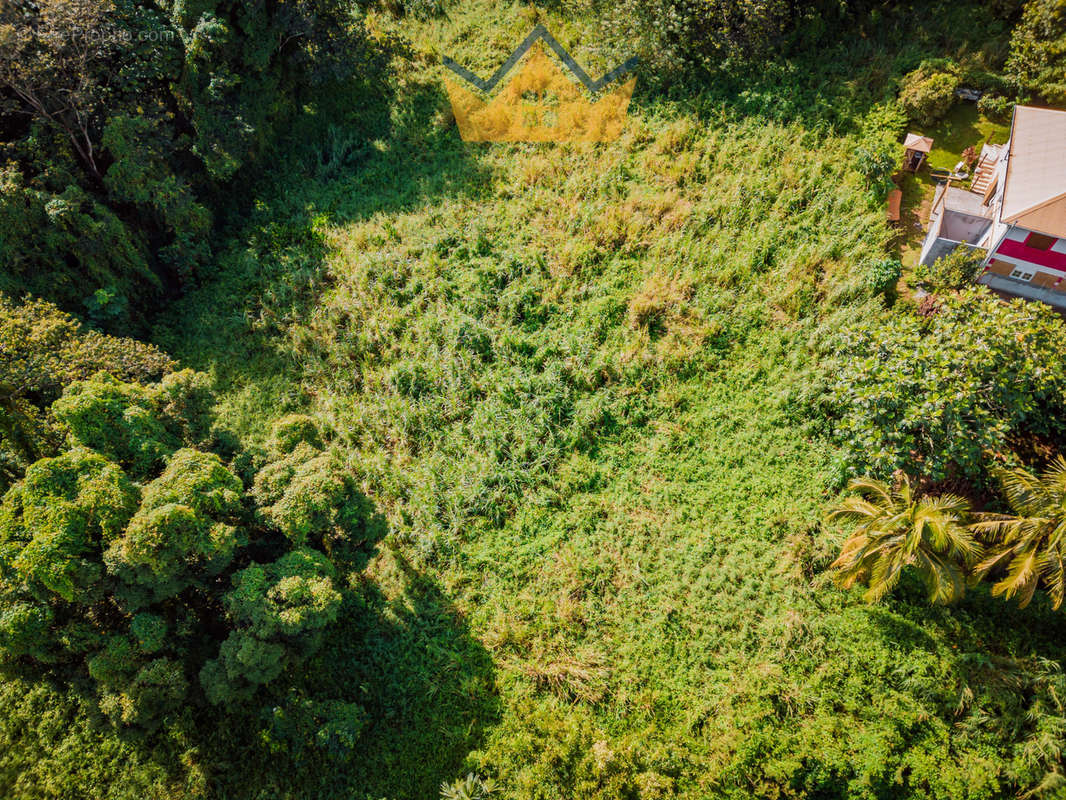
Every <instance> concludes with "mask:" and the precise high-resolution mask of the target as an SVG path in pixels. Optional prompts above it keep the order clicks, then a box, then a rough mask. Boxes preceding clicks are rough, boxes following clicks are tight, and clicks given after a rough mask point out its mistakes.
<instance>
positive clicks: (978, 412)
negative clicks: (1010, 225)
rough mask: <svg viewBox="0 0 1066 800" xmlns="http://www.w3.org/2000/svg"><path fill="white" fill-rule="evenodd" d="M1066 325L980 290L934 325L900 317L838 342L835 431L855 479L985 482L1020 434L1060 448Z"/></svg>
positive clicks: (865, 324) (861, 327) (961, 298)
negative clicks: (898, 474) (901, 476)
mask: <svg viewBox="0 0 1066 800" xmlns="http://www.w3.org/2000/svg"><path fill="white" fill-rule="evenodd" d="M1064 350H1066V325H1064V323H1063V321H1062V319H1061V318H1060V317H1059V316H1058V315H1057V314H1055V312H1054V311H1053V310H1052V309H1051V308H1050V307H1048V306H1045V305H1043V304H1041V303H1027V302H1025V301H1023V300H1014V301H1011V302H1010V303H1005V302H1003V301H1001V300H1000V299H999V298H997V297H995V296H994V295H992V294H991V293H990V292H988V291H987V290H985V289H983V288H975V289H972V290H969V291H965V292H962V293H960V294H959V295H958V296H956V297H953V298H949V299H947V300H946V301H945V303H944V305H943V307H942V309H941V310H940V311H939V312H938V313H935V314H933V315H932V316H931V317H929V318H919V317H915V316H912V315H906V314H893V315H891V316H890V317H888V318H886V319H871V320H862V321H859V322H857V323H856V324H855V325H853V326H851V327H850V328H848V329H847V330H845V331H844V332H843V333H842V334H841V335H840V340H839V347H838V350H837V358H838V364H839V370H838V371H837V377H836V379H835V381H834V384H833V386H832V397H833V400H834V403H835V406H836V409H837V412H838V414H837V418H836V421H835V431H836V434H837V436H838V437H839V439H840V440H841V442H842V443H843V444H844V446H845V459H846V464H847V467H848V468H849V469H850V470H851V472H852V474H867V475H872V476H873V477H876V478H885V477H887V476H889V475H891V474H892V472H893V471H894V470H897V469H901V470H903V471H904V472H907V473H908V474H911V475H924V476H927V477H931V478H934V479H940V478H943V477H946V476H948V475H950V474H952V473H954V474H958V473H961V474H963V475H966V476H970V477H983V476H984V475H985V474H986V472H987V465H988V459H989V454H992V455H993V456H994V457H996V458H999V459H1008V458H1011V457H1012V456H1011V451H1012V448H1011V442H1012V439H1013V438H1014V437H1016V436H1018V435H1020V434H1022V433H1026V434H1037V435H1043V436H1050V437H1061V436H1062V434H1063V433H1064V426H1063V423H1062V422H1061V420H1062V419H1063V418H1064V417H1063V413H1062V412H1064V411H1066V362H1064V361H1063V359H1062V358H1061V355H1060V354H1061V353H1062V352H1063V351H1064Z"/></svg>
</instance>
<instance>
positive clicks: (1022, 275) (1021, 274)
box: [1010, 269, 1033, 281]
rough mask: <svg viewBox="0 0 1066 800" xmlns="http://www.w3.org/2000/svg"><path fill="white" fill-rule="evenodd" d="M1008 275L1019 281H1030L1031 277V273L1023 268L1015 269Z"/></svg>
mask: <svg viewBox="0 0 1066 800" xmlns="http://www.w3.org/2000/svg"><path fill="white" fill-rule="evenodd" d="M1010 276H1011V277H1012V278H1014V279H1015V280H1019V281H1031V280H1032V279H1033V273H1031V272H1027V271H1026V270H1024V269H1016V270H1014V272H1012V273H1011V274H1010Z"/></svg>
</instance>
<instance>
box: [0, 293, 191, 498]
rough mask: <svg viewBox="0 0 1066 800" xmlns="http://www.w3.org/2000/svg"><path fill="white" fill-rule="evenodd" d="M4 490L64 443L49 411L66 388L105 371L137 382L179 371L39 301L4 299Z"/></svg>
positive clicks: (0, 386)
mask: <svg viewBox="0 0 1066 800" xmlns="http://www.w3.org/2000/svg"><path fill="white" fill-rule="evenodd" d="M0 352H2V353H3V358H2V359H0V457H3V456H5V454H6V459H4V461H5V463H6V464H8V465H9V466H8V467H6V468H0V489H2V488H6V486H7V485H8V484H9V483H10V482H11V481H12V480H14V479H15V478H17V477H18V475H19V474H20V471H21V469H22V468H24V467H25V466H26V465H27V464H28V463H29V462H31V461H33V460H34V459H36V458H38V457H40V456H42V455H45V454H47V453H49V452H51V451H52V449H53V448H54V447H55V446H56V445H57V444H58V436H57V434H56V432H55V431H54V430H53V427H52V425H51V424H50V420H49V418H48V415H47V414H46V410H47V408H48V407H49V406H50V405H51V404H52V403H53V402H54V401H55V400H56V398H58V397H59V396H60V394H61V393H62V392H63V389H64V388H66V386H67V385H69V384H70V383H72V382H73V381H76V380H81V379H85V378H88V377H90V376H91V375H94V374H96V373H97V372H101V371H102V372H106V373H107V374H109V375H113V376H114V377H116V378H119V379H122V380H128V381H133V382H145V381H150V380H154V379H158V378H159V377H160V376H161V375H163V374H165V373H167V372H170V371H171V370H173V369H174V362H173V361H172V360H171V359H170V357H169V356H167V355H166V354H165V353H163V352H162V351H160V350H159V349H157V348H155V347H153V346H151V345H148V344H145V343H143V342H139V341H136V340H135V339H120V338H117V337H113V336H106V335H104V334H102V333H100V332H98V331H93V330H88V329H86V328H85V327H84V326H82V325H81V323H79V322H78V321H77V320H76V319H75V318H74V317H72V316H70V315H68V314H65V313H63V312H62V311H60V310H59V309H58V308H56V307H55V306H54V305H52V304H50V303H47V302H44V301H41V300H26V301H25V302H22V303H15V302H12V301H11V300H10V299H8V298H7V297H5V296H3V295H0Z"/></svg>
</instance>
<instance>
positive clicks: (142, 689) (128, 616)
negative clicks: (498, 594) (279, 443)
mask: <svg viewBox="0 0 1066 800" xmlns="http://www.w3.org/2000/svg"><path fill="white" fill-rule="evenodd" d="M168 377H169V378H170V380H165V381H164V382H162V383H159V384H148V385H137V384H130V383H124V382H122V381H119V380H117V379H115V378H112V377H110V376H107V375H105V374H100V375H97V376H96V377H94V378H91V379H89V380H87V381H80V382H75V383H74V384H72V385H71V386H70V387H68V389H67V391H66V392H65V393H64V395H63V396H62V397H61V398H59V399H58V400H57V401H56V402H55V404H54V405H53V412H54V413H55V415H56V417H57V418H58V419H59V420H60V421H61V422H62V423H63V424H64V426H65V427H66V428H67V429H68V432H69V433H68V435H69V437H70V440H71V444H72V447H73V449H71V450H69V451H68V452H65V453H63V454H62V455H59V456H56V457H54V458H45V459H41V460H39V461H37V462H35V463H33V464H32V465H30V467H29V468H28V469H27V470H26V474H25V477H24V478H23V479H22V480H20V481H18V482H17V483H16V484H15V485H14V486H13V487H12V488H11V489H10V490H9V491H8V492H7V493H6V494H5V495H4V497H3V500H2V501H0V660H3V661H5V662H7V663H8V664H18V663H36V664H38V665H39V667H40V666H48V667H51V668H52V669H54V670H56V677H67V678H76V677H77V676H78V675H79V674H81V675H85V674H87V675H88V677H89V678H90V679H91V680H92V682H93V684H94V685H95V687H96V689H97V692H98V694H99V702H100V709H101V710H102V711H103V712H104V713H105V714H107V715H108V716H109V717H110V718H111V719H112V720H114V721H115V722H116V723H118V724H121V725H124V726H132V727H134V728H137V729H141V730H156V729H158V728H159V727H160V726H162V725H164V723H166V722H167V720H172V719H174V718H175V715H178V714H179V713H180V712H181V709H182V708H183V707H186V706H187V705H188V704H190V703H192V704H194V705H195V704H196V703H198V702H201V699H209V700H211V701H212V702H215V703H220V702H226V703H227V708H228V709H229V711H230V712H236V711H237V710H239V708H240V707H241V702H244V703H247V701H249V700H250V699H251V698H252V697H253V695H255V694H256V692H257V691H259V690H261V689H262V687H264V686H265V685H267V684H269V683H271V682H273V681H275V680H277V679H278V678H279V677H280V676H281V675H282V674H283V673H285V671H286V670H291V669H292V668H294V667H296V666H297V665H298V664H300V663H302V661H303V660H304V659H306V658H307V657H308V656H309V655H311V654H312V653H313V652H314V650H315V647H316V646H317V644H318V642H319V641H320V640H321V635H322V633H323V631H324V630H325V629H326V628H327V627H328V626H330V625H331V624H333V623H334V622H335V621H336V619H337V615H338V611H339V608H340V604H341V600H342V595H341V593H340V590H339V589H338V588H337V585H336V583H335V570H334V567H333V564H332V563H331V562H330V560H329V559H328V558H327V556H326V555H325V554H324V553H323V552H320V551H317V550H314V549H310V547H308V546H302V547H298V548H293V547H292V546H291V544H290V543H289V541H288V539H286V538H285V537H284V536H282V535H280V534H275V533H272V532H271V531H270V530H269V529H264V528H263V527H261V526H260V524H259V522H258V519H259V515H258V514H257V512H256V509H255V508H254V503H253V501H252V498H251V497H250V496H249V495H248V493H247V492H246V491H245V487H244V484H243V483H242V481H241V479H240V478H239V477H237V475H235V474H234V473H233V472H232V471H231V470H230V468H229V467H227V466H226V464H224V463H223V461H222V459H221V458H220V457H219V456H218V455H217V454H216V453H213V452H208V451H204V450H196V449H193V448H190V447H180V444H181V438H180V436H179V433H178V432H180V431H182V430H186V431H187V430H201V429H202V428H204V427H206V421H205V420H204V418H203V417H204V414H206V413H207V411H206V410H205V407H206V404H207V402H208V396H207V395H205V394H204V392H205V391H206V389H205V384H204V381H203V380H202V379H201V377H200V376H197V375H195V374H192V373H189V372H185V373H172V374H171V375H170V376H168ZM306 424H307V423H305V427H306ZM291 429H292V425H291V424H288V430H290V431H291ZM285 430H286V424H282V425H279V431H277V432H276V436H275V440H284V439H285ZM307 436H308V438H312V439H314V440H318V439H316V437H318V432H317V430H315V429H313V428H312V429H311V431H310V433H309V434H307ZM301 446H303V447H306V446H307V445H306V443H303V444H301ZM298 452H300V450H299V447H298V448H296V450H294V451H293V453H290V454H289V457H290V458H291V457H293V456H294V455H295V454H296V453H298ZM308 458H310V459H311V460H312V461H313V460H314V456H313V454H312V455H309V456H308ZM293 469H294V470H295V471H296V473H295V474H296V475H297V476H300V475H301V474H302V473H300V472H299V465H298V464H295V463H294V464H293ZM316 485H317V484H316ZM275 488H277V489H278V490H279V491H280V492H281V493H282V494H283V495H284V493H285V492H286V490H287V487H286V486H285V485H284V482H275ZM348 488H349V490H350V491H351V492H352V493H355V489H354V487H350V486H349V487H348ZM302 491H305V490H304V489H302V488H301V489H298V490H297V493H299V492H302ZM328 500H329V501H332V500H336V501H338V502H339V503H340V504H341V505H343V506H344V508H346V509H347V512H346V514H338V515H336V516H332V517H328V518H326V520H325V521H324V522H322V524H324V525H328V526H329V530H328V531H326V532H320V531H317V530H316V529H315V527H314V525H315V524H316V523H318V522H320V519H319V517H315V518H314V519H312V520H310V521H305V524H304V527H303V528H301V531H302V532H303V534H304V539H303V540H301V544H302V543H303V542H304V541H306V542H307V543H308V544H310V545H311V546H314V545H318V546H321V542H322V541H323V540H324V539H328V540H329V541H331V542H337V541H340V540H341V539H343V538H344V537H345V535H346V534H347V533H353V534H358V533H359V532H360V531H361V527H360V525H361V522H362V520H360V519H358V518H357V516H356V510H358V511H360V512H364V513H365V512H366V511H367V506H366V504H365V503H362V504H360V503H358V502H355V501H353V500H352V498H350V497H347V496H346V495H343V494H338V493H334V494H333V495H331V496H330V497H329V498H328ZM344 501H347V502H344ZM319 514H320V516H321V515H324V514H327V509H325V508H320V509H319ZM253 540H254V546H255V553H256V555H257V558H258V559H259V561H252V560H251V559H250V557H249V554H248V547H249V545H250V544H251V543H252V542H253ZM238 701H241V702H238ZM353 715H354V716H353ZM357 717H358V715H357V714H356V713H355V711H354V710H353V709H348V708H337V709H333V710H332V711H331V712H330V713H329V714H326V716H325V718H323V719H322V721H321V726H322V727H321V736H322V737H323V747H324V748H325V749H329V748H330V747H334V748H337V747H342V749H343V747H347V748H349V749H350V747H351V746H353V745H354V737H356V736H357V735H358V730H359V729H360V726H359V725H357V724H356V722H357Z"/></svg>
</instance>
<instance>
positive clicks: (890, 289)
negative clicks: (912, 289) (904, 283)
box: [863, 258, 903, 297]
mask: <svg viewBox="0 0 1066 800" xmlns="http://www.w3.org/2000/svg"><path fill="white" fill-rule="evenodd" d="M902 274H903V265H902V264H901V263H900V262H899V259H896V258H882V259H880V260H878V261H874V262H872V263H870V264H867V265H866V268H865V269H864V270H863V278H864V280H865V282H866V286H867V287H868V289H869V292H870V294H872V295H883V296H885V297H892V296H894V294H895V291H896V284H897V283H899V279H900V276H901V275H902Z"/></svg>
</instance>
